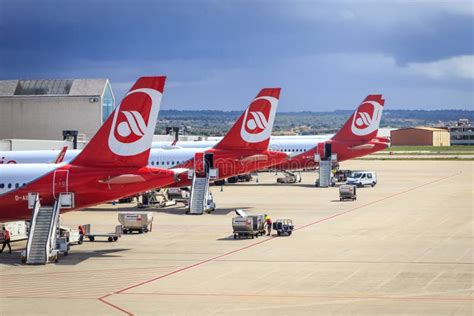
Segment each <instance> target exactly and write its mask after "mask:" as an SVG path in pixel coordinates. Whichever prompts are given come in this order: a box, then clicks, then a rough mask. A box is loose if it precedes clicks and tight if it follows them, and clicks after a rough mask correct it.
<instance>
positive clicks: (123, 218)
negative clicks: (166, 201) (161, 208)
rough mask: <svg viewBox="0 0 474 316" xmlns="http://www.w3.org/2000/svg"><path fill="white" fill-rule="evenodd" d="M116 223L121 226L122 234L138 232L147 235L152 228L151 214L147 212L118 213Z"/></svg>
mask: <svg viewBox="0 0 474 316" xmlns="http://www.w3.org/2000/svg"><path fill="white" fill-rule="evenodd" d="M118 221H119V222H120V224H122V231H123V233H124V234H128V233H133V232H134V231H135V232H138V233H139V234H141V233H148V232H149V231H151V229H152V226H153V214H152V213H149V212H133V213H131V212H127V213H125V212H124V213H119V214H118Z"/></svg>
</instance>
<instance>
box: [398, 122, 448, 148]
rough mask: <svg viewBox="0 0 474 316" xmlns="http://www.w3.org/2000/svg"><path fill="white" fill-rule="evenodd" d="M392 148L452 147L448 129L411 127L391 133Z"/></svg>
mask: <svg viewBox="0 0 474 316" xmlns="http://www.w3.org/2000/svg"><path fill="white" fill-rule="evenodd" d="M390 141H391V145H392V146H450V144H451V143H450V136H449V132H448V130H447V129H443V128H434V127H409V128H401V129H397V130H393V131H391V132H390Z"/></svg>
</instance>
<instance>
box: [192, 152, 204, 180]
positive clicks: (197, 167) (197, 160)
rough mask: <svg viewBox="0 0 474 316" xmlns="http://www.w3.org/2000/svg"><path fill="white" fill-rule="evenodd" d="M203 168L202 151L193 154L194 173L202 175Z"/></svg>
mask: <svg viewBox="0 0 474 316" xmlns="http://www.w3.org/2000/svg"><path fill="white" fill-rule="evenodd" d="M204 170H205V169H204V153H196V154H194V173H195V174H198V175H202V174H203V173H204Z"/></svg>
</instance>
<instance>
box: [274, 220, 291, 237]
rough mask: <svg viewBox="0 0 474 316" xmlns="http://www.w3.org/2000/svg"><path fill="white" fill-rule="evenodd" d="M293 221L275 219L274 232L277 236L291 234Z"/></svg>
mask: <svg viewBox="0 0 474 316" xmlns="http://www.w3.org/2000/svg"><path fill="white" fill-rule="evenodd" d="M293 228H294V225H293V221H292V220H291V219H277V220H276V221H274V222H273V229H274V230H276V232H277V235H278V236H281V235H288V236H290V235H291V234H292V233H293Z"/></svg>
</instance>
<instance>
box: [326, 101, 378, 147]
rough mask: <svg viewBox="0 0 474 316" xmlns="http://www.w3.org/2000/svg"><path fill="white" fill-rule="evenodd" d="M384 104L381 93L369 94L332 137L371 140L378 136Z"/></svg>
mask: <svg viewBox="0 0 474 316" xmlns="http://www.w3.org/2000/svg"><path fill="white" fill-rule="evenodd" d="M384 104H385V100H384V99H382V95H381V94H371V95H368V96H367V97H366V98H365V99H364V101H363V102H362V103H361V104H360V105H359V107H358V108H357V110H356V111H355V112H354V113H353V114H352V115H351V117H350V118H349V119H348V120H347V122H346V123H345V124H344V126H343V127H342V128H341V129H340V130H339V132H337V133H336V135H334V136H333V138H332V139H333V140H342V141H351V140H354V141H369V140H371V139H373V138H374V137H376V136H377V132H378V129H379V126H380V120H381V118H382V112H383V106H384Z"/></svg>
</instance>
